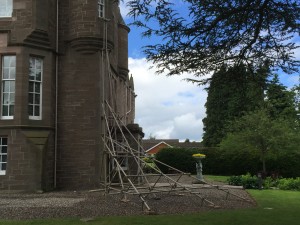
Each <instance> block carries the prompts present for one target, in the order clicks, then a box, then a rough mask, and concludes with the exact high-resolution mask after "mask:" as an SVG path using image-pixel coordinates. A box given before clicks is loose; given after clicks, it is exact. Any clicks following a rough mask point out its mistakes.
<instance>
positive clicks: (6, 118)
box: [1, 55, 17, 120]
mask: <svg viewBox="0 0 300 225" xmlns="http://www.w3.org/2000/svg"><path fill="white" fill-rule="evenodd" d="M6 57H14V60H15V65H14V67H11V66H9V67H5V66H4V64H5V63H4V61H5V58H6ZM16 63H17V57H16V55H3V56H2V59H1V85H2V87H1V119H3V120H11V119H14V115H15V100H16V69H17V66H16ZM7 68H8V70H9V78H4V70H5V69H7ZM11 69H14V71H15V73H14V77H13V78H11V77H10V74H11ZM12 82H13V87H14V91H13V92H12V91H11V86H10V84H11V83H12ZM5 83H8V84H9V85H8V86H9V88H8V89H9V90H8V91H5V87H6V85H5ZM5 94H8V98H9V99H10V97H11V95H12V94H14V98H13V101H12V102H9V103H7V104H4V103H5V102H4V95H5ZM11 103H13V104H11ZM4 106H7V107H8V108H7V112H8V115H3V114H4V110H3V108H4ZM10 106H13V112H12V115H10V113H11V110H10Z"/></svg>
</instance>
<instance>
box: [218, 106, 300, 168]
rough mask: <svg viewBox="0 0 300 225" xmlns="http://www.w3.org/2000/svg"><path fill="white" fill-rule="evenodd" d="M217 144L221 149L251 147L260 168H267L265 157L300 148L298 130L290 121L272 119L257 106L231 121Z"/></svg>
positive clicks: (233, 149) (299, 149)
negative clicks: (224, 135)
mask: <svg viewBox="0 0 300 225" xmlns="http://www.w3.org/2000/svg"><path fill="white" fill-rule="evenodd" d="M220 148H221V149H222V150H224V151H250V152H253V154H259V156H260V159H261V162H262V170H263V171H264V172H266V170H267V168H266V159H267V157H279V156H280V155H284V154H286V152H293V151H294V152H298V153H299V152H300V133H299V130H298V129H297V128H296V127H294V126H292V125H291V123H290V121H287V120H284V119H281V118H280V119H277V120H275V119H272V118H271V117H270V116H269V114H268V112H267V111H266V110H257V111H254V112H250V113H248V114H246V115H245V116H243V117H241V118H239V119H237V120H235V121H234V122H233V123H232V124H231V132H228V133H227V136H226V138H224V139H223V140H222V142H221V143H220ZM282 152H284V154H283V153H282ZM282 160H284V159H282Z"/></svg>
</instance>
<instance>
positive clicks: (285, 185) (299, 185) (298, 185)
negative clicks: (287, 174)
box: [278, 177, 300, 191]
mask: <svg viewBox="0 0 300 225" xmlns="http://www.w3.org/2000/svg"><path fill="white" fill-rule="evenodd" d="M278 188H279V189H281V190H295V191H300V177H297V178H296V179H293V178H283V179H280V180H279V182H278Z"/></svg>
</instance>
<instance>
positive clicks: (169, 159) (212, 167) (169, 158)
mask: <svg viewBox="0 0 300 225" xmlns="http://www.w3.org/2000/svg"><path fill="white" fill-rule="evenodd" d="M194 153H202V154H205V155H206V158H205V159H203V160H202V163H203V174H212V175H242V174H246V173H250V174H252V175H255V174H257V173H258V172H261V170H262V163H261V161H260V157H259V155H258V154H255V153H253V152H247V151H239V152H224V151H221V150H220V149H219V148H203V149H182V148H166V149H162V150H161V151H160V152H158V153H157V154H156V159H158V160H160V161H162V162H164V163H166V164H168V165H170V166H173V167H175V168H177V169H179V170H182V171H184V172H190V173H193V174H195V173H196V168H195V160H194V159H193V157H192V154H194ZM299 162H300V152H282V153H281V154H280V155H277V156H276V157H275V156H274V155H273V156H271V155H270V156H269V157H268V158H267V159H266V165H267V170H268V174H266V175H273V174H276V176H278V175H279V176H282V177H300V163H299ZM158 166H159V167H160V169H162V171H163V172H168V171H166V168H165V167H164V166H162V165H158Z"/></svg>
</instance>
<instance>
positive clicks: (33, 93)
mask: <svg viewBox="0 0 300 225" xmlns="http://www.w3.org/2000/svg"><path fill="white" fill-rule="evenodd" d="M31 60H34V62H35V63H34V66H35V67H34V70H33V71H32V72H33V73H34V74H35V75H34V77H35V79H31V76H30V74H31V67H30V61H31ZM37 61H39V62H40V65H41V67H40V68H39V69H38V68H37V66H36V65H37V64H36V62H37ZM38 72H40V80H38V79H36V77H37V74H38ZM43 75H44V58H43V57H40V56H30V57H29V72H28V104H27V106H28V117H29V119H30V120H41V119H42V99H43ZM30 83H33V85H32V87H33V90H32V91H31V90H30ZM36 84H39V92H38V91H36V87H37V86H36ZM30 95H32V96H33V99H32V103H30ZM38 95H39V102H38V103H37V102H36V96H38ZM31 106H32V113H33V114H32V115H30V110H29V108H30V107H31ZM36 106H38V107H39V111H38V112H39V115H36V110H35V107H36Z"/></svg>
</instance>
